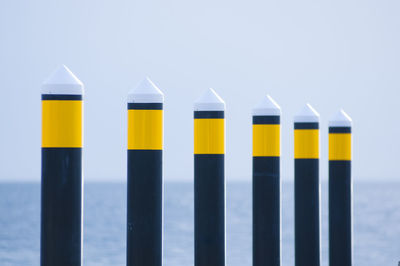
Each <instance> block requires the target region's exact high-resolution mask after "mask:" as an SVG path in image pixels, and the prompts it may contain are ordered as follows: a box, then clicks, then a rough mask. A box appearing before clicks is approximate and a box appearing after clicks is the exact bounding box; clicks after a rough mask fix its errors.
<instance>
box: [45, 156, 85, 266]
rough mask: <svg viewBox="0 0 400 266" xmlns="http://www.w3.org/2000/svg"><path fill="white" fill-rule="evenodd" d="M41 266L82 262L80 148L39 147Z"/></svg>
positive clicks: (70, 264) (73, 264)
mask: <svg viewBox="0 0 400 266" xmlns="http://www.w3.org/2000/svg"><path fill="white" fill-rule="evenodd" d="M41 186H42V187H41V190H42V192H41V195H42V196H41V238H40V245H41V248H40V252H41V253H40V265H41V266H55V265H56V266H80V265H81V261H82V258H81V256H82V254H81V243H82V242H81V241H82V231H81V230H82V229H81V226H82V149H81V148H42V185H41Z"/></svg>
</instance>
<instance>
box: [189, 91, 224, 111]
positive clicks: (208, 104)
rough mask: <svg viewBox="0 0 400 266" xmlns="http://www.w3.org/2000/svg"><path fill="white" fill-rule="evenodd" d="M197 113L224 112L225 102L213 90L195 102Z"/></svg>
mask: <svg viewBox="0 0 400 266" xmlns="http://www.w3.org/2000/svg"><path fill="white" fill-rule="evenodd" d="M194 110H195V111H224V110H225V102H224V100H222V98H221V97H219V95H218V94H217V93H216V92H215V91H214V90H213V89H211V88H209V89H208V90H206V91H205V92H204V93H203V94H202V95H201V96H200V97H199V98H198V99H197V100H196V101H195V102H194Z"/></svg>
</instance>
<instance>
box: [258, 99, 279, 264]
mask: <svg viewBox="0 0 400 266" xmlns="http://www.w3.org/2000/svg"><path fill="white" fill-rule="evenodd" d="M280 116H281V109H280V107H279V105H277V104H276V102H275V101H274V100H273V99H272V98H271V97H270V96H266V97H265V98H263V99H262V101H261V102H260V103H259V104H258V105H257V106H256V107H255V108H254V109H253V265H254V266H280V265H281V253H280V250H281V221H280V218H281V207H280V206H281V199H280V191H281V181H280Z"/></svg>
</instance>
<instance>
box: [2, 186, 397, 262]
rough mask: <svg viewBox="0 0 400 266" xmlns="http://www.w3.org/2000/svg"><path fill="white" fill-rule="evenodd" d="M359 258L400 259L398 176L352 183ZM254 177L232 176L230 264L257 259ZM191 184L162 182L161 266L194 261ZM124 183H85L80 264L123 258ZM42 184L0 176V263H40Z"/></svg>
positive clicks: (287, 195) (285, 211)
mask: <svg viewBox="0 0 400 266" xmlns="http://www.w3.org/2000/svg"><path fill="white" fill-rule="evenodd" d="M353 187H354V197H353V198H354V264H353V265H356V266H363V265H365V266H375V265H376V266H391V265H393V266H397V265H398V263H399V261H400V183H395V182H393V183H388V182H386V183H378V182H375V183H374V182H355V183H354V186H353ZM327 193H328V188H327V184H326V183H323V184H322V188H321V196H322V200H321V210H322V212H321V213H322V215H321V217H322V218H321V232H322V234H321V239H322V242H321V243H322V244H321V250H322V252H321V258H322V259H321V260H322V265H328V212H327V211H328V202H327ZM251 206H252V203H251V183H250V182H227V186H226V258H227V265H228V266H246V265H249V266H250V265H251V264H252V258H251V257H252V255H251V254H252V252H251V248H252V245H251V239H252V237H251V232H252V228H251V222H252V218H251V209H252V208H251ZM293 206H294V202H293V183H290V182H284V183H283V184H282V265H287V266H289V265H291V266H293V265H294V235H293V234H294V224H293V217H294V211H293ZM193 215H194V214H193V184H192V183H189V182H186V183H185V182H166V183H165V186H164V266H179V265H182V266H190V265H193V264H194V263H193V243H194V242H193ZM125 233H126V184H124V183H90V182H88V183H86V184H85V187H84V240H83V241H84V243H83V265H86V266H94V265H114V266H115V265H125V261H126V260H125V254H126V239H125ZM39 236H40V184H39V183H0V265H2V266H8V265H24V266H29V265H39V260H40V258H39V250H40V244H39V243H40V238H39Z"/></svg>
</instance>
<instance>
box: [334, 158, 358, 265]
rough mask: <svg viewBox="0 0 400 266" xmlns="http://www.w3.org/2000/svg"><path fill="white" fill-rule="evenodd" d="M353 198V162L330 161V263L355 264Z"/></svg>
mask: <svg viewBox="0 0 400 266" xmlns="http://www.w3.org/2000/svg"><path fill="white" fill-rule="evenodd" d="M351 198H352V190H351V162H350V161H329V265H341V266H351V265H353V264H352V238H351V235H352V217H351V216H352V212H351Z"/></svg>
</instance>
